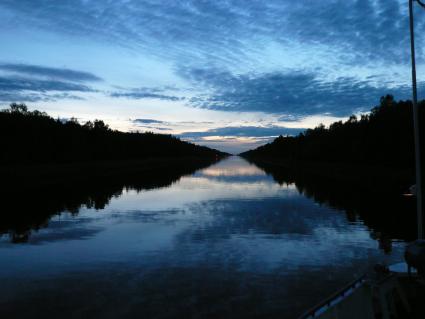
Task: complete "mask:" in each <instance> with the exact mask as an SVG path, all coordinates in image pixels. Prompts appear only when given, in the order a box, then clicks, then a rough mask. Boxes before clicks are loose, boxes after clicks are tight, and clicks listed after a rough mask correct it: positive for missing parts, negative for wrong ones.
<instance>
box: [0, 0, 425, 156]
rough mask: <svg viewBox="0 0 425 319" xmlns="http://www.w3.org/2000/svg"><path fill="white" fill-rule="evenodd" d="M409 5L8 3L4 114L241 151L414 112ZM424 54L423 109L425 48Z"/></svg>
mask: <svg viewBox="0 0 425 319" xmlns="http://www.w3.org/2000/svg"><path fill="white" fill-rule="evenodd" d="M407 5H408V3H407V1H405V0H346V1H338V0H325V1H316V0H305V1H297V2H294V1H290V0H270V1H246V0H216V1H199V0H187V1H165V2H164V1H157V0H117V1H103V0H70V1H56V0H20V1H16V0H2V1H1V2H0V28H1V29H2V33H1V34H0V41H1V42H2V43H3V45H4V46H5V48H7V50H3V51H2V52H1V53H0V102H5V103H6V102H12V101H23V102H25V101H26V102H40V103H38V105H37V107H40V108H41V109H42V110H43V108H46V109H47V110H49V111H54V112H56V113H55V114H56V115H63V116H65V115H66V116H76V117H82V118H85V119H89V118H101V117H102V116H105V117H106V115H105V114H107V116H108V118H109V119H111V121H116V122H115V123H118V122H119V123H121V124H122V126H119V128H120V129H127V130H133V129H147V130H154V131H155V130H157V131H158V132H160V131H162V132H167V133H169V132H170V133H174V134H177V135H178V134H187V135H186V136H187V137H185V138H187V139H192V141H195V142H199V143H204V144H205V143H209V144H208V145H210V146H214V145H215V147H223V148H224V149H226V150H230V149H231V148H233V149H234V150H236V149H238V150H239V149H241V148H245V147H247V145H257V144H259V143H264V142H266V141H269V140H270V138H271V136H275V135H278V130H282V131H283V132H285V128H286V129H289V127H298V128H299V127H306V125H305V124H306V123H307V124H308V127H311V126H314V125H317V124H319V123H320V122H323V121H325V122H326V121H328V120H330V119H334V118H340V119H341V118H343V117H346V116H348V115H350V114H352V113H357V112H362V111H367V110H369V109H370V108H371V107H373V106H374V105H376V104H377V103H378V101H379V97H380V96H382V95H385V94H388V93H390V94H393V95H394V96H395V97H396V98H397V99H407V98H409V97H410V68H409V66H410V60H409V58H410V56H409V28H408V27H409V25H408V14H407ZM415 11H416V12H417V13H416V14H417V18H416V22H415V23H416V25H415V26H416V30H422V29H423V28H424V27H425V19H423V16H422V15H423V12H419V9H418V10H415ZM419 14H421V15H419ZM416 40H417V62H418V80H419V97H423V96H424V94H425V90H424V88H425V85H424V80H425V77H424V76H423V74H425V73H424V71H425V60H424V57H425V54H424V53H425V51H424V48H425V36H424V35H423V34H422V33H421V32H417V33H416ZM78 99H80V100H78ZM67 100H70V101H67ZM53 101H56V102H53ZM55 103H56V104H55ZM64 105H65V106H64ZM65 109H66V110H65ZM65 111H66V112H65ZM63 112H65V113H66V114H63ZM71 113H72V114H71ZM129 118H131V119H140V120H141V121H139V122H137V121H136V120H134V121H132V120H128V119H129ZM262 119H266V121H265V122H262ZM143 120H147V121H146V122H143ZM149 120H151V122H149ZM154 121H157V122H154ZM111 123H112V122H111ZM326 123H327V122H326ZM275 126H276V127H275ZM281 128H282V129H281ZM288 132H289V133H288V134H291V132H290V131H288ZM283 134H285V133H283Z"/></svg>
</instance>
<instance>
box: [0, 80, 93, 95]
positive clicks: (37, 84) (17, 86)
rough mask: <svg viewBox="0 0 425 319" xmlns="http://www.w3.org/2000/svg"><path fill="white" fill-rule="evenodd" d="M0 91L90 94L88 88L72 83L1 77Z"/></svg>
mask: <svg viewBox="0 0 425 319" xmlns="http://www.w3.org/2000/svg"><path fill="white" fill-rule="evenodd" d="M1 91H3V92H4V91H6V92H10V91H37V92H47V91H79V92H90V91H92V89H90V88H89V87H88V86H86V85H83V84H79V83H72V82H63V81H56V80H40V79H30V78H21V77H3V76H0V92H1Z"/></svg>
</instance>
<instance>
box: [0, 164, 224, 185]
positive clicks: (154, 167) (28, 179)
mask: <svg viewBox="0 0 425 319" xmlns="http://www.w3.org/2000/svg"><path fill="white" fill-rule="evenodd" d="M220 159H221V158H210V157H208V158H202V157H190V156H188V157H179V158H165V157H157V158H147V159H141V160H106V161H88V162H72V163H71V162H70V163H40V164H10V165H3V166H1V167H0V189H7V188H9V187H10V186H12V187H13V186H18V187H20V188H25V189H26V188H34V187H37V188H38V187H48V186H54V185H65V184H73V183H81V182H85V181H90V180H96V181H97V182H99V181H106V180H108V179H116V178H126V177H136V176H141V177H153V176H154V175H156V174H158V173H160V174H164V173H168V172H169V173H170V174H173V173H174V174H176V171H178V172H181V171H186V170H188V171H190V170H192V169H193V168H195V169H197V167H198V166H199V167H200V168H201V167H202V166H204V165H211V164H214V163H216V162H217V161H218V160H220Z"/></svg>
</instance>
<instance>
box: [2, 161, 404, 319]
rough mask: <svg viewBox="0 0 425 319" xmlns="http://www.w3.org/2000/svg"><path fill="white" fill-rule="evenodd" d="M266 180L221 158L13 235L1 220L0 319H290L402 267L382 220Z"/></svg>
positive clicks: (396, 243) (397, 241)
mask: <svg viewBox="0 0 425 319" xmlns="http://www.w3.org/2000/svg"><path fill="white" fill-rule="evenodd" d="M275 178H276V176H275ZM275 178H273V176H272V175H268V174H266V173H265V172H264V171H263V170H262V169H260V168H259V167H257V166H255V165H252V164H249V163H248V162H246V161H245V160H243V159H241V158H238V157H231V158H228V159H225V160H223V161H221V162H219V163H217V164H214V165H212V166H210V167H208V168H204V169H201V170H198V171H196V172H194V173H193V174H192V175H187V176H183V177H182V178H181V179H179V180H178V181H175V182H173V183H172V184H171V185H168V186H164V187H159V188H154V189H148V188H145V189H143V188H139V189H138V190H135V189H133V188H131V187H126V188H124V189H123V190H122V191H121V189H119V190H118V191H114V192H110V193H109V195H105V196H104V197H106V198H105V199H104V200H103V202H102V203H101V204H99V198H98V199H97V202H96V200H93V199H92V200H89V201H87V200H86V201H85V204H84V205H82V206H81V207H78V205H74V206H76V207H73V209H70V208H68V210H72V213H71V212H69V211H68V212H67V211H66V210H64V211H57V212H55V214H54V215H53V216H50V217H46V221H43V222H39V223H38V224H37V223H33V224H31V225H32V226H31V227H28V229H25V230H24V231H23V230H22V229H21V230H20V231H21V233H22V232H23V233H24V234H25V235H24V236H23V235H22V234H20V235H19V234H18V235H17V234H16V233H19V229H13V227H12V224H13V223H11V222H10V220H8V221H7V222H5V221H3V223H6V224H7V223H8V224H7V225H3V227H2V229H3V234H2V235H0V236H1V237H0V282H1V285H0V317H4V318H5V316H6V315H8V316H11V317H14V318H17V317H22V318H23V317H28V318H35V317H41V316H44V317H47V318H58V317H61V318H64V317H66V318H68V317H69V318H81V317H90V318H93V317H100V318H117V317H123V318H125V317H129V318H134V317H139V318H176V317H180V318H214V317H219V318H237V317H268V318H269V317H280V318H294V317H296V316H297V315H298V314H300V312H303V310H305V309H306V308H308V307H310V306H312V305H313V304H314V303H316V302H318V301H320V300H321V299H322V298H323V297H325V296H326V295H328V294H330V293H332V292H333V291H334V290H335V289H337V288H339V287H340V286H341V285H344V284H345V283H346V282H348V281H350V280H352V279H354V278H356V276H358V275H361V274H362V273H363V272H364V271H365V270H367V269H368V268H370V267H372V266H373V265H374V264H376V263H378V262H384V263H388V264H390V263H392V262H398V261H399V260H401V259H402V253H403V247H404V242H403V240H401V239H402V238H400V237H401V236H400V237H399V238H397V237H396V236H398V235H397V234H395V233H392V232H391V229H392V227H393V226H391V225H392V222H390V226H388V227H387V226H385V225H383V226H382V227H381V228H382V229H379V228H380V227H379V226H380V225H379V218H375V219H372V221H371V222H369V221H367V222H365V220H364V218H363V217H362V213H363V214H364V212H363V211H361V208H358V209H359V210H360V211H358V209H357V208H355V207H354V208H353V207H349V208H348V207H347V208H346V209H344V208H343V207H341V206H344V203H342V204H341V203H338V205H337V204H334V203H333V202H331V201H329V200H327V199H326V198H325V199H323V196H322V200H320V199H319V198H315V195H314V194H313V195H312V193H314V191H313V190H311V189H310V190H306V189H305V187H304V188H303V187H301V186H300V185H298V184H297V183H296V182H287V183H286V182H282V181H281V183H280V184H279V183H278V182H276V180H275ZM316 184H319V188H318V191H319V192H320V190H322V191H323V189H321V188H320V182H316ZM45 195H46V198H49V197H48V196H49V194H45ZM354 196H356V195H355V194H354ZM53 197H55V198H56V195H55V196H52V198H53ZM97 197H102V196H101V195H99V194H97ZM316 197H317V196H316ZM318 197H320V196H318ZM359 197H360V196H359ZM22 200H23V201H25V198H23V199H22ZM93 201H94V203H93ZM359 201H361V198H359ZM90 203H91V204H90ZM16 205H18V203H16ZM29 207H30V206H29ZM37 207H38V208H37V209H38V210H40V205H38V206H37ZM90 207H92V208H90ZM94 207H96V208H97V209H96V208H94ZM12 210H13V207H12ZM8 213H9V214H13V211H10V212H8ZM384 213H386V212H384ZM385 223H387V224H388V222H383V224H385ZM16 227H17V226H16ZM16 227H15V228H16ZM19 227H21V228H22V226H19ZM19 227H18V228H19ZM0 234H1V232H0Z"/></svg>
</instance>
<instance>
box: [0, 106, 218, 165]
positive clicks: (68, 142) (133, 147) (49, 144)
mask: <svg viewBox="0 0 425 319" xmlns="http://www.w3.org/2000/svg"><path fill="white" fill-rule="evenodd" d="M224 155H225V154H224V153H222V152H219V151H217V150H213V149H210V148H208V147H204V146H199V145H195V144H192V143H188V142H185V141H182V140H180V139H178V138H176V137H174V136H171V135H164V134H154V133H150V132H147V133H127V132H120V131H116V130H112V129H110V128H109V127H108V125H106V124H105V123H104V122H103V121H100V120H95V121H94V122H91V121H89V122H87V123H84V124H80V123H78V121H77V120H76V119H70V120H68V121H63V120H60V119H57V120H55V119H53V118H52V117H50V116H48V115H47V114H46V113H44V112H39V111H28V109H27V107H26V105H25V104H16V103H12V104H11V105H10V108H9V109H5V110H1V111H0V163H2V164H16V163H31V164H32V163H65V162H81V161H93V160H133V159H146V158H154V157H188V156H189V157H190V156H194V157H211V158H215V157H221V156H224Z"/></svg>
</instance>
